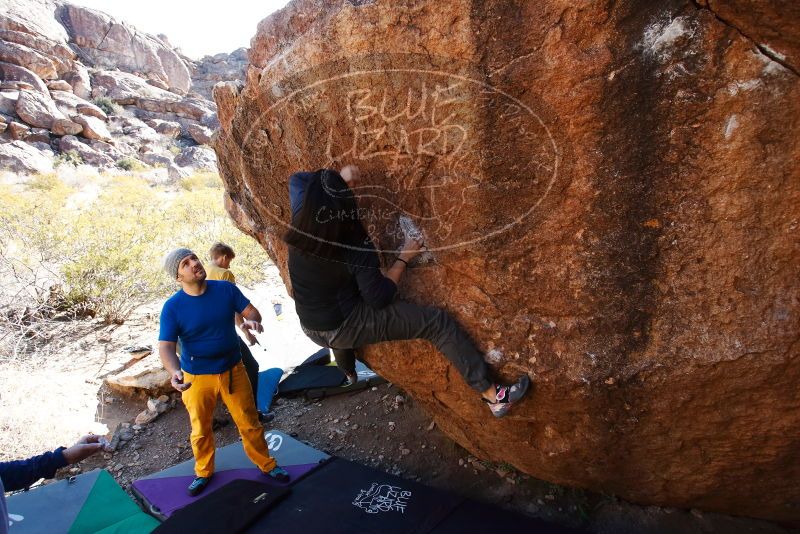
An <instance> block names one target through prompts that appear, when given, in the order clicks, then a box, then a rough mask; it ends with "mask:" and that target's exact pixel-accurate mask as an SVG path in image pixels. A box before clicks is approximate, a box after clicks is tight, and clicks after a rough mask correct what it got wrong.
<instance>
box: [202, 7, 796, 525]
mask: <svg viewBox="0 0 800 534" xmlns="http://www.w3.org/2000/svg"><path fill="white" fill-rule="evenodd" d="M578 4H580V5H578ZM578 4H576V3H574V2H562V1H556V0H543V1H539V2H529V1H526V0H517V1H510V0H509V1H499V0H494V1H493V0H489V1H486V2H471V1H466V0H453V1H451V2H434V1H420V2H389V1H384V0H378V1H364V0H349V1H345V0H296V1H295V2H293V3H292V4H290V5H289V6H288V7H287V8H285V9H284V10H282V11H280V12H278V13H276V14H275V15H273V16H271V17H270V18H267V19H265V20H264V21H262V22H261V23H260V24H259V27H258V33H257V35H256V36H255V37H254V38H253V40H252V43H251V49H250V66H249V67H248V74H247V79H246V81H245V83H244V84H243V85H237V84H235V83H227V84H226V83H223V84H218V85H217V86H216V88H215V98H216V100H217V104H218V110H219V119H220V122H221V131H220V132H219V134H218V137H217V138H216V140H215V148H216V151H217V156H218V160H219V167H220V171H221V173H222V175H223V178H224V180H225V183H226V189H227V194H226V205H227V207H228V210H229V212H230V213H231V216H232V217H233V218H234V219H235V221H236V222H237V224H238V225H239V227H240V228H241V229H242V230H244V231H245V232H247V233H249V234H251V235H253V236H254V237H255V238H256V239H258V240H259V241H260V242H261V244H262V245H263V246H264V248H265V249H266V250H267V251H268V252H269V253H270V255H271V256H272V257H273V259H275V260H276V262H277V264H278V266H279V267H280V268H281V271H282V273H283V275H284V280H287V283H288V277H287V276H286V265H285V259H286V249H285V246H284V245H283V244H282V242H281V239H280V236H281V234H282V233H283V232H284V231H285V228H286V225H287V224H288V223H289V218H290V210H289V200H288V194H287V183H288V178H289V176H290V175H291V174H292V173H293V172H294V171H297V170H301V169H305V170H309V169H312V170H313V169H316V168H319V167H323V166H331V167H337V166H341V165H343V164H347V163H356V164H358V165H359V166H360V167H361V168H362V170H363V172H364V175H365V176H364V184H363V187H362V188H360V189H359V190H358V196H359V202H360V206H361V207H362V208H363V209H362V212H363V213H362V215H363V217H364V219H365V220H366V222H367V224H368V226H369V230H370V232H371V233H372V235H373V236H374V238H375V241H376V243H377V244H378V246H379V248H380V249H381V250H382V251H383V254H384V255H385V256H386V258H387V259H389V258H391V257H392V256H391V251H392V250H394V249H395V248H396V247H397V246H398V245H399V243H400V241H401V239H402V234H403V230H404V229H407V226H408V225H409V224H408V221H412V222H413V223H415V224H416V225H417V226H419V228H421V230H422V231H423V232H425V235H426V242H427V244H428V246H429V247H430V249H431V254H430V257H429V258H428V261H427V262H426V263H423V264H420V265H419V266H417V267H416V268H414V269H411V271H410V272H409V274H408V276H407V277H406V279H405V281H404V283H403V287H402V290H401V293H402V296H403V298H407V299H410V300H413V301H415V302H418V303H425V304H431V305H436V306H441V307H443V308H446V309H448V310H449V311H450V312H452V314H453V315H454V316H455V317H456V318H457V319H458V320H459V321H460V322H461V323H462V324H463V325H464V326H465V328H466V329H467V330H468V331H469V332H470V333H471V335H472V336H474V338H475V340H476V341H477V343H478V344H479V345H480V346H481V347H482V349H484V350H485V352H486V358H487V361H489V362H490V363H491V365H492V368H493V369H494V371H495V372H496V374H497V375H498V376H499V377H502V378H506V379H507V378H510V377H514V376H516V375H518V374H519V373H523V372H526V373H529V374H530V375H531V376H532V377H534V382H535V389H534V391H533V392H532V394H531V395H530V397H529V398H528V399H527V400H526V401H525V402H524V403H522V404H521V405H520V406H519V407H518V408H516V409H515V410H514V411H513V412H512V414H511V415H510V416H509V417H507V418H505V419H501V420H493V419H492V418H491V417H490V415H489V412H488V410H487V409H486V407H485V406H483V405H482V403H481V402H480V401H479V399H478V397H477V396H476V395H475V394H474V392H472V391H471V390H469V389H468V387H467V386H466V385H465V384H464V382H463V381H462V380H461V378H460V376H459V375H458V373H457V372H456V371H455V369H453V368H452V367H451V366H450V365H449V364H448V363H447V361H446V360H445V359H444V357H443V356H441V355H440V354H438V353H437V352H436V351H435V350H434V349H433V348H432V347H431V346H430V345H428V344H426V343H425V342H421V341H416V342H403V343H392V344H381V345H376V346H373V347H370V348H369V349H368V350H367V351H366V358H367V359H368V361H369V363H370V364H371V365H372V366H373V367H374V368H375V369H376V370H377V371H378V372H380V373H381V374H382V375H383V376H385V377H386V378H387V379H389V380H391V381H393V382H395V383H397V384H400V385H401V386H402V387H403V388H405V389H406V390H407V391H409V392H410V393H411V394H412V395H413V396H414V398H415V399H417V400H418V401H419V403H420V404H422V406H424V408H425V409H426V410H427V411H428V412H429V413H430V414H431V415H432V416H433V417H434V418H435V419H436V421H437V423H438V424H439V425H440V427H441V428H442V429H443V430H444V431H445V432H447V433H448V434H449V435H450V436H452V437H453V439H455V440H456V441H458V442H459V443H460V444H461V445H463V446H464V447H466V448H467V449H468V450H469V451H471V452H472V453H473V454H475V455H477V456H480V457H482V458H486V459H489V460H495V461H507V462H510V463H511V464H513V465H514V466H516V467H517V468H519V469H521V470H523V471H525V472H527V473H530V474H531V475H534V476H536V477H539V478H542V479H546V480H549V481H552V482H556V483H560V484H568V485H573V486H580V487H586V488H591V489H594V490H598V491H603V492H605V493H613V494H616V495H619V496H622V497H624V498H626V499H630V500H633V501H637V502H642V503H656V504H661V505H674V506H683V507H697V508H702V509H706V510H718V511H723V512H728V513H734V514H743V515H749V516H757V517H763V518H770V519H775V520H782V521H787V522H798V521H800V454H798V451H800V387H798V384H800V278H799V277H798V266H800V166H799V165H798V161H800V83H799V82H800V78H798V72H800V70H799V69H800V60H798V55H797V51H798V49H799V48H798V43H799V42H800V39H799V37H800V15H799V14H798V10H797V8H796V7H795V4H794V3H792V2H789V1H788V0H784V1H779V2H761V1H752V2H749V1H748V2H745V1H743V0H736V1H733V0H731V1H719V2H717V1H712V0H707V1H701V2H698V3H693V2H689V1H668V2H645V1H638V2H600V1H597V2H589V3H586V2H582V3H578ZM748 5H751V6H753V9H750V10H748V9H746V7H747V6H748ZM754 39H755V40H754Z"/></svg>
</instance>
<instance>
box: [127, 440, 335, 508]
mask: <svg viewBox="0 0 800 534" xmlns="http://www.w3.org/2000/svg"><path fill="white" fill-rule="evenodd" d="M266 438H267V445H268V446H269V451H270V454H271V455H272V456H273V457H274V458H275V461H277V462H278V465H280V466H281V467H283V468H284V469H286V471H288V472H289V476H290V477H291V480H290V482H289V485H294V484H296V483H297V482H298V481H300V480H301V479H302V478H303V477H304V476H305V475H307V474H308V473H310V472H312V471H313V470H314V469H316V468H317V467H319V466H320V462H324V461H325V460H327V459H328V458H329V456H328V455H327V454H325V453H324V452H322V451H318V450H317V449H314V448H313V447H309V446H308V445H306V444H304V443H301V442H300V441H298V440H296V439H294V438H292V437H291V436H289V435H287V434H284V433H283V432H281V431H279V430H271V431H269V432H267V433H266ZM214 461H215V464H216V472H215V473H214V476H213V477H212V479H211V482H209V484H208V487H207V488H206V489H205V490H204V491H203V493H201V494H200V495H197V496H195V497H191V496H189V495H188V494H187V493H186V488H187V487H188V486H189V484H190V483H191V482H192V480H193V479H194V476H195V475H194V459H191V460H188V461H186V462H183V463H180V464H178V465H176V466H173V467H170V468H169V469H165V470H164V471H160V472H158V473H154V474H152V475H149V476H147V477H144V478H141V479H139V480H136V481H134V482H133V485H132V487H133V491H134V494H135V495H136V496H137V497H138V498H139V499H140V500H141V501H142V503H143V504H144V505H145V507H146V508H147V509H148V510H149V511H150V513H151V514H153V515H155V516H156V517H158V518H160V519H165V518H167V517H169V516H170V515H172V514H173V513H174V512H175V511H176V510H179V509H180V508H183V507H184V506H186V505H188V504H191V503H193V502H196V501H198V500H200V499H201V498H202V497H203V496H204V495H206V494H208V493H210V492H212V491H214V490H216V489H219V488H221V487H222V486H224V485H226V484H228V483H229V482H231V481H232V480H255V481H257V482H263V483H265V484H272V485H274V486H285V484H280V483H278V482H275V481H274V480H272V479H271V478H269V477H266V476H264V475H263V474H262V473H261V471H259V469H258V468H257V467H256V466H255V465H253V463H252V462H251V461H250V459H249V458H248V457H247V455H246V454H245V453H244V449H243V448H242V444H241V442H238V443H233V444H231V445H228V446H226V447H221V448H219V449H217V452H216V455H215V458H214Z"/></svg>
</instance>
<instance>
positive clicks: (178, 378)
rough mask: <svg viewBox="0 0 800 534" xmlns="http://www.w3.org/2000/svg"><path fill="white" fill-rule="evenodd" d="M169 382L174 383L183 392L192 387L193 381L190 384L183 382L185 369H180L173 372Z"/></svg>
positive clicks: (173, 385)
mask: <svg viewBox="0 0 800 534" xmlns="http://www.w3.org/2000/svg"><path fill="white" fill-rule="evenodd" d="M169 383H170V384H172V387H174V388H175V389H177V390H178V391H180V392H181V393H183V392H184V391H186V390H187V389H189V388H190V387H192V383H191V382H189V383H188V384H184V383H183V371H181V370H180V369H179V370H177V371H175V372H174V373H172V377H171V378H170V380H169Z"/></svg>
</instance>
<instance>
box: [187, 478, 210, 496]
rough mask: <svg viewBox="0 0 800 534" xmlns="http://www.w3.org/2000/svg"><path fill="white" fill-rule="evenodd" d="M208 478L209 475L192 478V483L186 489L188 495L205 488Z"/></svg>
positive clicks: (195, 493) (193, 494)
mask: <svg viewBox="0 0 800 534" xmlns="http://www.w3.org/2000/svg"><path fill="white" fill-rule="evenodd" d="M210 480H211V477H196V478H195V479H194V480H192V483H191V484H189V488H188V489H187V491H188V492H189V495H191V496H192V497H194V496H195V495H197V494H198V493H200V492H201V491H203V490H204V489H206V486H208V483H209V481H210Z"/></svg>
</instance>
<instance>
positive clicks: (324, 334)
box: [284, 165, 530, 417]
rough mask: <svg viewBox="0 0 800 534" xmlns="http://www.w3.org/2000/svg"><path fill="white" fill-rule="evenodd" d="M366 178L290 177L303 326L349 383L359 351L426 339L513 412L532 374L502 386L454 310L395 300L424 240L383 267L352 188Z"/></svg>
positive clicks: (352, 173)
mask: <svg viewBox="0 0 800 534" xmlns="http://www.w3.org/2000/svg"><path fill="white" fill-rule="evenodd" d="M359 177H360V174H359V170H358V167H356V166H354V165H349V166H346V167H344V168H343V169H342V170H341V172H340V173H337V172H336V171H333V170H329V169H321V170H318V171H316V172H298V173H295V174H293V175H292V176H291V178H290V179H289V196H290V202H291V208H292V226H291V228H290V229H289V231H288V232H287V233H286V235H285V236H284V240H285V241H286V243H287V244H288V245H289V277H290V279H291V282H292V289H293V293H294V295H293V296H294V300H295V305H296V308H297V315H298V317H299V318H300V324H301V327H302V328H303V331H304V332H305V334H306V335H307V336H308V337H309V338H310V339H311V340H313V341H314V342H315V343H318V344H319V345H321V346H323V347H328V348H331V349H333V351H334V355H335V357H336V363H337V365H338V366H339V368H340V369H342V371H343V372H344V373H345V375H346V376H347V380H348V383H351V382H355V380H356V379H357V375H356V373H355V352H354V349H356V348H358V347H362V346H364V345H368V344H372V343H379V342H382V341H397V340H406V339H426V340H428V341H430V342H431V343H433V344H434V345H435V346H436V348H437V349H439V351H440V352H442V353H443V354H444V355H445V356H446V357H447V359H448V360H450V362H451V363H452V364H453V365H454V366H455V367H456V369H458V371H459V373H461V375H462V376H463V377H464V380H465V381H466V382H467V384H468V385H469V386H470V387H471V388H472V389H474V390H475V391H477V392H479V393H480V394H481V397H482V398H483V400H484V401H486V402H487V403H488V404H489V409H490V410H491V412H492V414H494V415H495V416H496V417H502V416H504V415H506V414H507V413H508V411H509V409H510V408H511V406H512V405H513V404H515V403H516V402H518V401H519V400H520V399H521V398H522V397H523V396H524V395H525V393H526V392H527V391H528V387H529V385H530V380H529V378H528V376H527V375H522V376H521V377H520V378H519V379H518V380H517V381H516V382H515V383H514V384H511V385H500V384H496V383H494V382H493V381H492V380H490V379H489V377H488V375H489V370H488V367H487V365H486V362H485V361H484V359H483V354H481V352H480V351H479V350H478V348H477V347H476V346H475V344H474V343H473V342H472V341H471V340H470V338H469V336H467V334H466V333H465V332H464V331H463V330H462V329H461V327H460V326H459V325H458V324H457V323H456V322H455V320H454V319H453V318H452V317H450V315H449V314H448V313H447V312H445V311H444V310H441V309H438V308H433V307H424V306H418V305H416V304H412V303H410V302H405V301H402V300H395V299H394V297H395V294H396V293H397V284H398V283H399V281H400V278H401V277H402V275H403V273H404V272H405V270H406V268H407V267H408V264H409V263H410V262H411V261H412V260H413V259H414V258H415V257H417V256H418V255H419V254H420V253H421V252H422V251H423V250H424V243H422V242H421V241H420V240H416V239H413V238H407V239H406V241H405V243H404V244H403V247H402V249H401V250H400V253H399V254H398V255H397V257H396V258H395V260H394V262H393V263H392V265H391V266H390V267H389V269H388V270H387V271H386V272H385V274H384V273H383V272H382V271H381V269H380V262H379V259H378V253H377V251H376V250H375V247H374V245H373V243H372V240H371V239H370V237H369V235H368V234H367V232H366V230H365V229H364V226H363V224H362V213H361V211H360V210H359V207H358V205H357V204H356V200H355V195H354V194H353V192H352V189H351V188H353V187H354V186H355V185H356V183H357V182H358V180H359Z"/></svg>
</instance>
